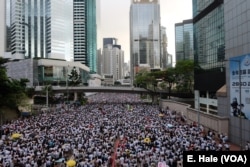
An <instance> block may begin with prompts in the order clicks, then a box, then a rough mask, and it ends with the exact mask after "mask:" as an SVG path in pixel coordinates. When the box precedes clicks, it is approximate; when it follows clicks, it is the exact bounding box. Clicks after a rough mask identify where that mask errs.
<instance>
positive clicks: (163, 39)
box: [161, 26, 169, 69]
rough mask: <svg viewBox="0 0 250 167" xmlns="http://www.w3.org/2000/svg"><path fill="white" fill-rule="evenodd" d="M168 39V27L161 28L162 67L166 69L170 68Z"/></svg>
mask: <svg viewBox="0 0 250 167" xmlns="http://www.w3.org/2000/svg"><path fill="white" fill-rule="evenodd" d="M167 47H168V39H167V33H166V27H163V26H161V67H162V68H163V69H166V68H167V67H168V63H169V62H168V50H167Z"/></svg>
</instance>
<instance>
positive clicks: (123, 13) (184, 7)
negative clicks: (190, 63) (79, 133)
mask: <svg viewBox="0 0 250 167" xmlns="http://www.w3.org/2000/svg"><path fill="white" fill-rule="evenodd" d="M100 1H101V4H100V10H101V12H100V23H101V24H100V27H99V28H100V32H99V34H98V41H99V43H98V49H99V48H102V39H103V38H108V37H114V38H117V39H118V44H119V45H121V47H122V50H124V55H125V62H128V60H129V59H130V53H129V52H130V48H129V8H130V4H131V0H100ZM160 8H161V24H162V26H164V27H166V30H167V36H168V43H169V44H168V52H169V53H170V54H172V55H173V56H175V44H174V42H175V37H174V34H175V32H174V24H175V23H179V22H182V21H183V20H187V19H191V18H192V0H160Z"/></svg>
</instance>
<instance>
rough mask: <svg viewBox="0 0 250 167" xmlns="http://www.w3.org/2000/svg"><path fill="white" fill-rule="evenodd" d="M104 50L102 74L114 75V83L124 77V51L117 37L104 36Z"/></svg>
mask: <svg viewBox="0 0 250 167" xmlns="http://www.w3.org/2000/svg"><path fill="white" fill-rule="evenodd" d="M103 45H104V46H103V51H102V61H103V62H102V74H101V75H102V76H104V78H105V76H109V77H112V79H113V83H114V82H115V81H116V80H118V79H123V78H124V69H123V65H124V51H123V50H121V45H118V44H117V39H116V38H104V39H103Z"/></svg>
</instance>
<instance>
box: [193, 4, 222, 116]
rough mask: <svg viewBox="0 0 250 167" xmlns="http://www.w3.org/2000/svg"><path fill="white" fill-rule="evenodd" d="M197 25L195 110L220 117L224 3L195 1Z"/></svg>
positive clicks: (195, 42) (195, 40) (195, 33)
mask: <svg viewBox="0 0 250 167" xmlns="http://www.w3.org/2000/svg"><path fill="white" fill-rule="evenodd" d="M193 23H194V63H195V65H196V68H195V69H194V81H195V82H194V89H195V108H197V109H198V110H199V111H200V112H205V113H209V114H218V101H217V97H216V91H217V90H219V89H220V88H221V87H222V86H223V85H224V84H225V70H222V69H223V67H224V66H225V62H224V58H225V53H224V48H225V29H224V3H223V0H206V1H202V0H193ZM213 78H216V82H214V79H213Z"/></svg>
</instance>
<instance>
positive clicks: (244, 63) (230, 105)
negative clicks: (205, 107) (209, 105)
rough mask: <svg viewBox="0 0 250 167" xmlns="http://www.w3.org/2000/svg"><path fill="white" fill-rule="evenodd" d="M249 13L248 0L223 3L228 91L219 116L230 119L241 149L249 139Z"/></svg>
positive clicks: (230, 134) (231, 134)
mask: <svg viewBox="0 0 250 167" xmlns="http://www.w3.org/2000/svg"><path fill="white" fill-rule="evenodd" d="M249 10H250V1H249V0H242V1H234V0H224V16H225V57H226V60H227V61H226V68H225V69H226V70H225V71H226V85H225V87H226V91H225V94H224V96H223V98H222V99H221V101H219V104H220V105H219V106H220V110H219V115H221V116H226V117H228V118H229V120H230V126H229V128H230V129H229V137H230V141H232V142H234V143H238V144H239V145H240V146H241V148H244V146H245V144H246V142H247V141H249V139H250V99H249V97H250V92H249V90H250V85H249V77H250V63H249V62H250V47H249V46H250V38H249V37H250V29H249V25H250V15H249ZM239 83H241V84H239Z"/></svg>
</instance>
